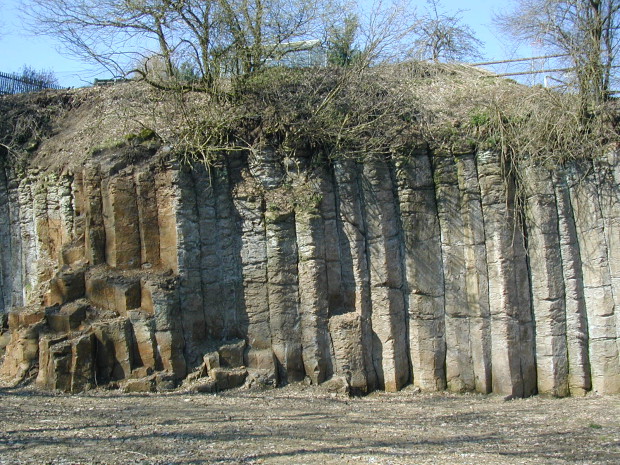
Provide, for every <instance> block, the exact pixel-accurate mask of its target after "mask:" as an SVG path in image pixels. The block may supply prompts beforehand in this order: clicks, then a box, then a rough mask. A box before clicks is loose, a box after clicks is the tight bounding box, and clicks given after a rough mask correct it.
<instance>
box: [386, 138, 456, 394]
mask: <svg viewBox="0 0 620 465" xmlns="http://www.w3.org/2000/svg"><path fill="white" fill-rule="evenodd" d="M396 178H397V182H398V201H399V209H400V214H401V222H402V228H403V241H404V254H405V280H406V282H405V300H406V302H407V303H408V305H407V313H408V316H409V350H410V359H411V364H412V369H413V384H414V385H415V386H417V387H419V388H421V389H424V390H430V391H435V390H441V389H445V387H446V372H445V361H446V334H445V320H444V317H445V310H444V282H443V263H442V258H441V233H440V228H439V219H438V215H437V204H436V202H435V186H434V183H433V175H432V170H431V163H430V159H429V155H428V152H427V151H426V149H419V150H416V151H413V152H411V153H409V154H404V155H403V156H401V157H399V158H397V160H396Z"/></svg>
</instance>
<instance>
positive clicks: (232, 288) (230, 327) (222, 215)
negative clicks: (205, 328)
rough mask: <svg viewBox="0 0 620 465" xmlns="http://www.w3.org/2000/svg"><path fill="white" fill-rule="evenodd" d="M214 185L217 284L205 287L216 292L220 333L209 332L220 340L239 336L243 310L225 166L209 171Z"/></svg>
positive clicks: (236, 228) (236, 233)
mask: <svg viewBox="0 0 620 465" xmlns="http://www.w3.org/2000/svg"><path fill="white" fill-rule="evenodd" d="M211 177H212V181H211V182H212V185H213V186H214V187H213V189H214V196H215V198H214V206H215V215H216V217H215V220H216V231H217V244H215V245H214V250H215V253H216V255H217V260H218V274H217V276H216V279H217V283H215V284H214V288H213V289H211V288H210V287H209V286H206V288H205V291H206V292H207V297H206V298H205V304H206V305H208V299H209V297H208V296H210V295H211V294H210V293H211V292H217V293H218V294H219V298H218V300H219V307H216V308H219V309H220V310H219V311H220V315H219V319H220V321H221V323H220V325H221V332H220V333H219V334H218V333H217V332H214V333H213V335H214V336H217V337H219V338H221V339H227V338H232V337H234V338H242V337H243V334H242V333H241V331H240V326H239V324H240V321H239V315H240V314H242V313H243V309H242V308H241V306H242V304H243V285H242V281H243V279H242V277H241V263H240V260H241V258H240V249H241V237H240V236H241V234H240V232H239V224H238V220H237V216H236V215H235V212H234V205H233V202H232V198H231V186H230V179H229V172H228V168H227V167H226V166H224V167H221V168H216V169H214V170H213V171H212V173H211Z"/></svg>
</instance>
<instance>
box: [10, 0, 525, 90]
mask: <svg viewBox="0 0 620 465" xmlns="http://www.w3.org/2000/svg"><path fill="white" fill-rule="evenodd" d="M20 3H21V1H20V0H0V71H2V72H16V71H19V70H20V69H21V68H22V67H23V66H24V65H28V66H30V67H31V68H34V69H37V70H51V71H53V72H54V74H55V75H56V76H57V78H58V81H59V83H60V84H61V85H63V86H67V87H80V86H84V85H88V84H90V83H92V81H93V79H94V78H96V77H98V78H107V77H111V76H109V75H108V74H107V73H105V72H101V71H98V70H97V69H96V68H93V67H92V65H88V64H85V63H83V62H81V61H78V60H76V59H74V58H71V57H69V56H66V55H63V54H62V53H60V52H61V51H62V44H60V43H58V42H55V41H54V40H53V39H51V38H49V37H35V36H32V35H31V34H29V33H27V32H25V31H24V30H23V28H22V25H21V21H20V19H19V15H18V12H17V7H18V5H19V4H20ZM412 3H413V4H415V5H418V7H419V8H423V7H424V5H425V1H424V0H412ZM441 4H442V5H443V7H444V9H445V10H446V11H448V12H453V11H456V10H459V9H462V10H465V11H464V12H463V13H462V21H463V23H464V24H467V25H468V26H470V27H471V28H472V29H473V30H474V31H475V33H476V36H477V37H478V38H479V39H480V40H481V41H482V42H483V43H484V44H485V48H484V49H483V50H482V53H483V55H484V57H485V59H486V60H501V59H507V58H514V57H519V56H532V54H535V53H536V52H535V51H532V50H523V49H521V50H519V51H515V50H514V47H511V46H510V44H508V45H506V44H502V42H501V40H500V34H499V33H498V32H497V31H496V30H495V28H494V26H493V24H492V17H493V12H497V11H500V12H501V11H503V10H505V9H507V8H509V6H510V5H511V0H473V1H468V0H460V1H459V0H443V1H442V2H441Z"/></svg>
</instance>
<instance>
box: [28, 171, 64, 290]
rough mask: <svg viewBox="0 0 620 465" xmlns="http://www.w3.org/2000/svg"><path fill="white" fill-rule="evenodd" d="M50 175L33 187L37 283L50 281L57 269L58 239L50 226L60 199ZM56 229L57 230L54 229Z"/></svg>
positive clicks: (41, 178)
mask: <svg viewBox="0 0 620 465" xmlns="http://www.w3.org/2000/svg"><path fill="white" fill-rule="evenodd" d="M51 182H52V180H51V179H50V176H49V175H45V174H43V175H41V176H40V177H39V179H38V180H37V181H35V182H33V185H32V211H33V215H34V218H33V224H32V226H33V228H34V240H35V244H36V247H35V250H36V264H37V267H36V269H37V276H36V283H37V284H38V283H40V282H43V281H47V280H49V279H50V278H51V277H52V275H53V273H54V268H55V267H56V258H57V255H55V254H54V252H55V251H56V248H57V244H56V241H57V239H58V237H57V235H56V234H55V233H56V232H57V231H53V230H52V227H51V226H52V225H51V224H50V213H51V214H52V216H54V215H53V212H54V210H57V209H58V199H57V198H55V196H54V195H53V194H54V192H53V184H51ZM54 229H56V228H54Z"/></svg>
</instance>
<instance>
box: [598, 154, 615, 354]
mask: <svg viewBox="0 0 620 465" xmlns="http://www.w3.org/2000/svg"><path fill="white" fill-rule="evenodd" d="M596 173H597V175H598V176H597V177H598V186H599V198H600V203H601V213H602V214H603V225H604V228H605V242H606V244H607V255H608V262H609V274H610V278H611V292H612V294H613V298H614V303H615V307H616V308H615V315H616V331H617V334H618V347H619V350H620V151H617V150H614V151H610V152H609V153H608V154H607V156H606V157H605V158H603V159H602V160H601V161H600V162H599V163H597V170H596Z"/></svg>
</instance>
